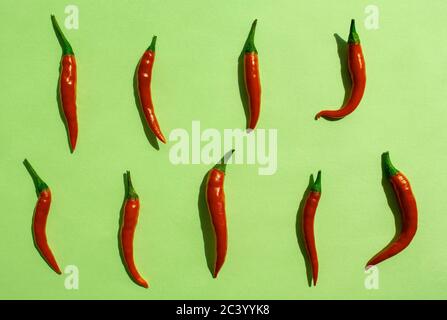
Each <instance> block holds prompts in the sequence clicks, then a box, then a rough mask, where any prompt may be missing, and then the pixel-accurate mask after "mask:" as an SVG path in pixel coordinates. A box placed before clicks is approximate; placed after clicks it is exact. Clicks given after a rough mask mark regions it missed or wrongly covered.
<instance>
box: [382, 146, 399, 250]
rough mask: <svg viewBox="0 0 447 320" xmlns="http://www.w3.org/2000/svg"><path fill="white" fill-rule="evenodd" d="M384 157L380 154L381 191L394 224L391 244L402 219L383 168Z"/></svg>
mask: <svg viewBox="0 0 447 320" xmlns="http://www.w3.org/2000/svg"><path fill="white" fill-rule="evenodd" d="M384 157H385V155H384V154H382V187H383V191H384V192H385V196H386V201H387V203H388V206H389V207H390V209H391V212H392V213H393V216H394V224H395V228H396V233H395V235H394V237H393V239H392V240H391V241H390V243H391V242H393V241H394V240H396V239H397V237H398V236H399V233H400V231H401V229H402V217H401V215H400V209H399V203H398V202H397V199H396V195H395V193H394V190H393V186H392V185H391V182H390V181H389V180H388V178H387V177H386V173H385V166H384Z"/></svg>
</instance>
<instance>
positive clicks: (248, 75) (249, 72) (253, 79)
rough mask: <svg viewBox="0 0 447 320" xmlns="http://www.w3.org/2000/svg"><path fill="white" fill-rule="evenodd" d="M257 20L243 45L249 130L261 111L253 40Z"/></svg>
mask: <svg viewBox="0 0 447 320" xmlns="http://www.w3.org/2000/svg"><path fill="white" fill-rule="evenodd" d="M257 21H258V20H255V21H254V22H253V24H252V25H251V29H250V33H249V35H248V38H247V41H246V43H245V47H244V79H245V88H246V90H247V97H248V104H249V111H250V119H249V121H248V129H251V130H254V129H255V128H256V124H257V123H258V119H259V113H260V111H261V81H260V78H259V61H258V50H257V49H256V47H255V42H254V39H255V30H256V23H257Z"/></svg>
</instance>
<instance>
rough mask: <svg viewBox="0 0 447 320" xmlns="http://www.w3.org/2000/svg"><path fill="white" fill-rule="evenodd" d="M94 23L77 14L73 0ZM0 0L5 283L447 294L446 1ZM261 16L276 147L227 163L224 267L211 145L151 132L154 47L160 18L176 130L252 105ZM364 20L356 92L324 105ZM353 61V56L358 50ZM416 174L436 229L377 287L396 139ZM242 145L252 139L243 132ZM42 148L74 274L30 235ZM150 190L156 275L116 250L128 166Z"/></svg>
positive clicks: (384, 269) (111, 295)
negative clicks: (187, 156) (54, 264)
mask: <svg viewBox="0 0 447 320" xmlns="http://www.w3.org/2000/svg"><path fill="white" fill-rule="evenodd" d="M69 4H73V5H76V6H78V8H79V29H78V30H68V29H67V28H66V27H65V26H64V20H65V17H66V14H65V13H64V9H65V6H66V5H69ZM369 4H370V2H369V1H354V0H349V1H342V2H340V1H337V2H336V1H291V0H290V1H281V2H278V1H236V0H229V1H205V0H202V1H172V0H164V1H161V0H159V1H154V0H152V1H143V0H135V1H118V0H113V1H105V0H97V1H87V0H77V1H75V2H73V3H71V2H70V3H64V2H61V1H55V0H54V1H49V0H41V1H31V0H27V1H25V0H19V1H12V0H2V1H1V2H0V12H1V19H0V30H2V31H1V33H0V44H1V50H0V88H1V90H0V104H1V116H0V147H1V149H0V150H1V151H0V168H1V179H0V203H1V214H0V252H1V254H0V298H1V299H47V298H51V299H391V298H400V299H416V298H418V299H436V298H443V299H446V298H447V290H446V288H447V273H446V272H445V270H446V269H447V250H446V249H445V243H447V235H446V230H447V214H446V208H447V197H446V196H445V191H446V190H447V179H446V177H447V169H446V164H447V152H446V148H445V146H446V141H447V130H446V129H445V117H446V116H447V107H446V104H447V90H446V82H447V42H446V41H444V40H443V39H444V36H445V32H444V31H445V29H446V23H445V13H446V12H447V2H446V1H440V0H437V1H431V2H430V5H427V4H426V2H425V1H420V0H418V1H412V2H411V3H408V2H404V1H392V2H391V1H384V0H379V1H375V3H374V4H375V5H376V6H377V7H378V9H379V12H380V16H379V28H378V29H374V30H368V29H367V28H366V27H365V24H364V21H365V19H366V18H367V17H368V13H365V8H366V7H367V6H368V5H369ZM50 14H55V15H56V17H57V19H58V21H59V23H60V25H61V28H62V30H63V31H64V33H65V35H66V37H67V38H68V40H69V41H70V43H71V45H72V47H73V50H74V51H75V53H76V58H77V63H78V119H79V137H78V144H77V149H76V151H75V153H74V154H70V152H69V147H68V142H67V135H66V131H65V127H64V124H63V122H62V121H61V117H60V115H59V112H58V105H57V100H56V91H57V79H58V75H59V71H58V69H59V60H60V56H61V48H60V46H59V43H58V41H57V39H56V36H55V33H54V31H53V28H52V25H51V21H50ZM256 18H257V19H258V24H257V29H256V37H255V43H256V47H257V49H258V52H259V63H260V77H261V84H262V105H261V116H260V119H259V122H258V128H263V129H277V130H278V146H277V147H278V154H277V157H278V166H277V171H276V173H275V174H273V175H270V176H262V175H259V174H258V167H257V166H256V165H248V164H246V165H238V164H229V165H228V168H227V174H226V181H225V188H226V189H225V191H226V199H227V221H228V230H229V238H228V239H229V240H228V241H229V242H228V254H227V259H226V263H225V265H224V266H223V268H222V270H221V272H220V274H219V277H218V279H213V278H212V276H211V273H210V271H209V270H208V267H207V260H206V255H205V250H204V237H203V234H202V229H201V219H200V214H199V207H201V206H202V204H199V203H198V200H199V193H200V186H201V183H202V180H203V177H204V176H205V174H206V173H207V171H208V170H209V169H210V168H211V167H212V166H213V165H208V164H197V165H194V164H190V165H173V164H171V162H170V161H169V150H170V147H172V143H171V142H168V144H167V145H160V150H158V151H157V150H156V149H154V148H153V147H152V146H151V144H150V143H149V142H148V139H147V138H146V135H145V134H144V130H143V126H142V122H141V119H140V116H139V114H138V110H137V107H136V104H135V97H134V90H133V77H134V71H135V68H136V66H137V63H138V60H139V59H140V57H141V55H142V54H143V52H144V50H145V49H146V48H147V46H148V45H149V43H150V41H151V39H152V36H153V35H157V37H158V38H157V54H156V62H155V65H154V70H153V78H152V93H153V99H154V105H155V109H156V112H157V116H158V120H159V122H160V125H161V128H162V130H163V132H164V133H165V136H167V137H168V136H169V133H170V132H171V130H173V129H175V128H184V129H186V130H187V131H188V132H191V123H192V121H193V120H199V121H200V125H201V127H202V128H216V129H217V130H219V131H221V132H222V131H223V130H224V129H226V128H241V129H243V128H244V127H245V124H246V118H245V115H244V109H243V105H242V103H241V98H240V94H239V85H238V57H239V55H240V53H241V51H242V49H243V46H244V43H245V40H246V37H247V35H248V31H249V28H250V26H251V23H252V21H253V20H254V19H256ZM352 18H355V19H356V27H357V32H358V34H359V36H360V39H361V43H362V47H363V51H364V54H365V63H366V70H367V85H366V91H365V95H364V98H363V101H362V103H361V105H360V106H359V107H358V109H357V110H356V111H355V112H354V113H353V114H351V115H349V116H348V117H346V118H345V119H342V120H340V121H326V120H324V119H320V120H318V121H315V120H314V116H315V114H316V113H317V112H318V111H320V110H322V109H323V108H324V109H326V108H335V109H336V108H338V107H339V106H340V105H341V104H342V102H343V98H344V94H345V89H344V86H343V81H342V72H341V65H340V58H339V55H338V48H337V41H336V38H335V37H334V33H337V34H339V35H340V37H341V38H343V39H344V40H347V37H348V31H349V24H350V21H351V19H352ZM343 72H344V74H345V75H346V69H344V71H343ZM387 150H388V151H390V155H391V159H392V161H393V164H394V165H395V166H396V167H397V168H398V169H399V170H401V171H402V172H404V173H405V174H406V175H407V177H408V178H409V180H410V181H411V184H412V187H413V191H414V193H415V195H416V199H417V203H418V208H419V229H418V232H417V234H416V236H415V238H414V240H413V242H412V243H411V245H410V246H409V247H408V248H407V249H406V250H405V251H404V252H402V253H401V254H399V255H398V256H396V257H393V258H392V259H389V260H388V261H385V262H383V263H382V264H381V265H379V271H380V277H379V288H378V289H377V290H368V289H366V288H365V284H364V283H365V279H367V277H368V275H367V274H365V272H364V265H365V263H366V262H367V261H368V260H369V259H370V258H371V257H372V256H373V255H374V254H375V253H376V252H378V251H379V250H380V249H382V248H383V247H384V246H385V245H386V244H387V243H388V242H389V241H390V240H391V239H392V237H393V235H394V233H395V223H394V218H393V214H392V210H391V209H390V207H389V205H388V202H387V197H386V195H385V193H384V189H383V186H382V172H381V158H380V156H381V154H382V153H383V152H384V151H387ZM236 152H237V151H236ZM235 154H236V153H235ZM24 158H27V159H29V161H30V162H31V163H32V164H33V166H34V168H35V169H36V171H37V172H38V173H39V175H40V176H41V177H42V179H43V180H44V181H45V182H46V183H47V184H48V185H49V187H50V188H51V190H52V193H53V203H52V208H51V212H50V216H49V219H48V225H47V235H48V240H49V243H50V246H51V247H52V249H53V251H54V254H55V257H56V259H57V261H58V263H59V265H60V267H61V269H62V270H64V269H65V268H66V267H67V266H70V265H74V266H76V267H77V268H78V270H79V289H78V290H67V289H66V287H65V285H64V282H65V281H66V279H67V276H68V275H67V274H63V275H61V276H58V275H56V274H55V273H54V272H53V271H52V270H51V269H50V268H49V267H48V266H47V265H46V264H45V262H44V261H43V260H42V258H41V257H40V256H39V254H38V252H37V251H36V249H35V248H34V246H33V240H32V234H31V219H32V213H33V208H34V205H35V202H36V195H35V190H34V186H33V183H32V180H31V177H30V176H29V174H28V172H27V171H26V169H25V167H24V166H23V164H22V161H23V159H24ZM126 170H130V171H131V172H132V180H133V185H134V187H135V190H136V191H137V192H138V194H139V196H140V200H141V210H140V218H139V223H138V226H137V229H136V235H135V260H136V264H137V266H138V269H139V271H140V272H141V274H142V275H143V276H144V277H145V279H146V280H148V282H149V284H150V288H149V289H147V290H146V289H143V288H141V287H138V286H137V285H135V284H134V283H133V282H132V281H131V280H130V279H129V277H128V275H127V273H126V272H125V269H124V266H123V264H122V263H121V260H120V256H119V251H118V241H117V235H118V227H119V225H118V223H119V214H120V208H121V206H122V203H123V199H124V192H125V190H124V181H123V173H124V172H125V171H126ZM318 170H322V172H323V174H324V179H323V185H322V190H323V193H322V197H321V200H320V205H319V207H318V211H317V214H316V219H315V233H316V238H317V240H316V243H317V248H318V254H319V260H320V273H319V279H318V284H317V286H316V287H312V288H309V287H308V284H307V279H306V269H305V263H304V259H303V256H302V254H301V251H300V249H299V246H298V242H297V234H296V218H297V210H298V207H299V204H300V201H301V199H302V196H303V193H304V192H305V189H306V187H307V185H308V179H309V175H310V174H312V173H313V174H316V172H317V171H318Z"/></svg>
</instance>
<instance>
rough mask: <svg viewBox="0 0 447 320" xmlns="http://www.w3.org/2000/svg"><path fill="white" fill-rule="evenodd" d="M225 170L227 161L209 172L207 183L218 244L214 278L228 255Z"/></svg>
mask: <svg viewBox="0 0 447 320" xmlns="http://www.w3.org/2000/svg"><path fill="white" fill-rule="evenodd" d="M233 152H234V150H232V151H231V153H230V156H231V154H232V153H233ZM227 159H228V158H227ZM225 170H226V161H222V162H220V163H218V164H216V165H215V166H214V168H212V169H211V170H210V171H209V173H208V180H207V183H206V203H207V206H208V211H209V213H210V217H211V223H212V225H213V229H214V236H215V244H216V249H215V257H216V259H215V264H214V273H213V277H214V278H217V275H218V273H219V271H220V269H221V268H222V266H223V264H224V262H225V257H226V255H227V218H226V213H225V192H224V180H225Z"/></svg>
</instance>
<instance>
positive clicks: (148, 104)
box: [137, 36, 166, 143]
mask: <svg viewBox="0 0 447 320" xmlns="http://www.w3.org/2000/svg"><path fill="white" fill-rule="evenodd" d="M156 41H157V36H154V37H153V38H152V42H151V44H150V45H149V47H148V48H147V50H146V51H145V52H144V53H143V56H142V57H141V59H140V62H139V64H138V71H137V83H138V96H139V98H140V105H141V108H142V109H143V113H144V117H145V118H146V123H147V125H148V126H149V128H150V129H151V130H152V132H153V133H154V135H155V136H156V137H157V138H158V140H160V141H161V142H163V143H166V139H165V137H164V136H163V133H162V132H161V129H160V126H159V124H158V120H157V117H156V116H155V110H154V104H153V103H152V94H151V81H152V68H153V66H154V61H155V43H156Z"/></svg>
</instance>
